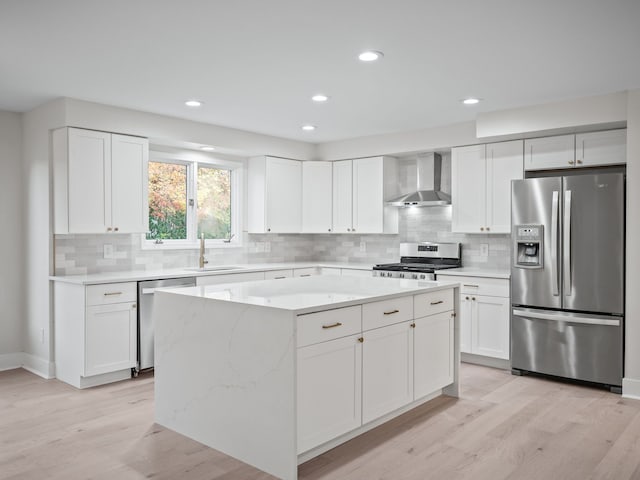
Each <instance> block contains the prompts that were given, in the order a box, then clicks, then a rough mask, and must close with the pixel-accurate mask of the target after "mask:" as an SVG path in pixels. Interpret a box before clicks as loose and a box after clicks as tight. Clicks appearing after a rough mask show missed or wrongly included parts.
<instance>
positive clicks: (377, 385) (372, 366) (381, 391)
mask: <svg viewBox="0 0 640 480" xmlns="http://www.w3.org/2000/svg"><path fill="white" fill-rule="evenodd" d="M411 323H412V321H408V322H403V323H397V324H395V325H390V326H388V327H384V328H377V329H375V330H370V331H367V332H364V334H363V338H364V343H363V345H362V423H363V424H365V423H368V422H370V421H372V420H375V419H376V418H379V417H381V416H383V415H385V414H387V413H389V412H392V411H393V410H396V409H398V408H400V407H403V406H405V405H407V404H409V403H411V402H412V401H413V328H412V327H411Z"/></svg>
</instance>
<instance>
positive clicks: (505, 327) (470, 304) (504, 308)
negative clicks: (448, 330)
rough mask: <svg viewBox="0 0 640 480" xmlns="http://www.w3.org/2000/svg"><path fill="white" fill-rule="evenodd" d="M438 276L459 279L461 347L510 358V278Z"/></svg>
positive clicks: (448, 279)
mask: <svg viewBox="0 0 640 480" xmlns="http://www.w3.org/2000/svg"><path fill="white" fill-rule="evenodd" d="M438 280H446V281H452V282H458V283H460V312H459V316H460V351H461V352H462V353H471V354H473V355H481V356H483V357H490V358H497V359H502V360H508V359H509V357H510V352H509V335H510V327H509V319H510V315H509V305H510V294H509V280H508V279H504V278H487V277H465V276H457V275H456V276H454V275H446V274H445V275H438Z"/></svg>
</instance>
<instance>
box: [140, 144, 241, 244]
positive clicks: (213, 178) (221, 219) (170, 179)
mask: <svg viewBox="0 0 640 480" xmlns="http://www.w3.org/2000/svg"><path fill="white" fill-rule="evenodd" d="M238 167H239V165H226V164H214V163H210V162H203V161H195V160H182V159H178V158H154V157H152V159H150V161H149V232H148V233H147V234H146V237H145V240H146V242H145V244H147V245H166V246H171V245H173V246H175V247H188V246H191V245H195V244H196V243H197V241H198V239H199V238H200V235H202V234H204V237H205V239H206V240H207V244H209V245H211V244H215V243H219V244H224V243H230V242H229V241H230V239H232V238H234V239H235V238H237V235H236V229H237V223H238V221H237V218H236V217H237V215H236V211H238V210H239V209H238V208H237V205H236V203H237V202H236V201H235V199H236V198H237V192H236V190H237V184H238V183H239V182H238V181H237V178H236V177H237V176H238V173H239V169H238Z"/></svg>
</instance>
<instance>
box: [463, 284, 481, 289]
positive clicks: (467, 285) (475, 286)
mask: <svg viewBox="0 0 640 480" xmlns="http://www.w3.org/2000/svg"><path fill="white" fill-rule="evenodd" d="M462 286H463V287H473V288H480V285H473V284H471V283H463V284H462Z"/></svg>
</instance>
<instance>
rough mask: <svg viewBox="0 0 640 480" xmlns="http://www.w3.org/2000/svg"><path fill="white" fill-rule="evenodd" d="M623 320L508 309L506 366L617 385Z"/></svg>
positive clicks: (548, 311)
mask: <svg viewBox="0 0 640 480" xmlns="http://www.w3.org/2000/svg"><path fill="white" fill-rule="evenodd" d="M623 321H624V320H623V318H622V317H613V316H604V315H589V314H577V313H569V312H558V311H550V310H539V309H530V308H513V310H512V315H511V367H512V368H514V369H518V370H526V371H530V372H537V373H545V374H548V375H556V376H559V377H566V378H572V379H576V380H584V381H589V382H596V383H602V384H606V385H612V386H620V385H622V362H623V358H622V338H623V337H622V332H623Z"/></svg>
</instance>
